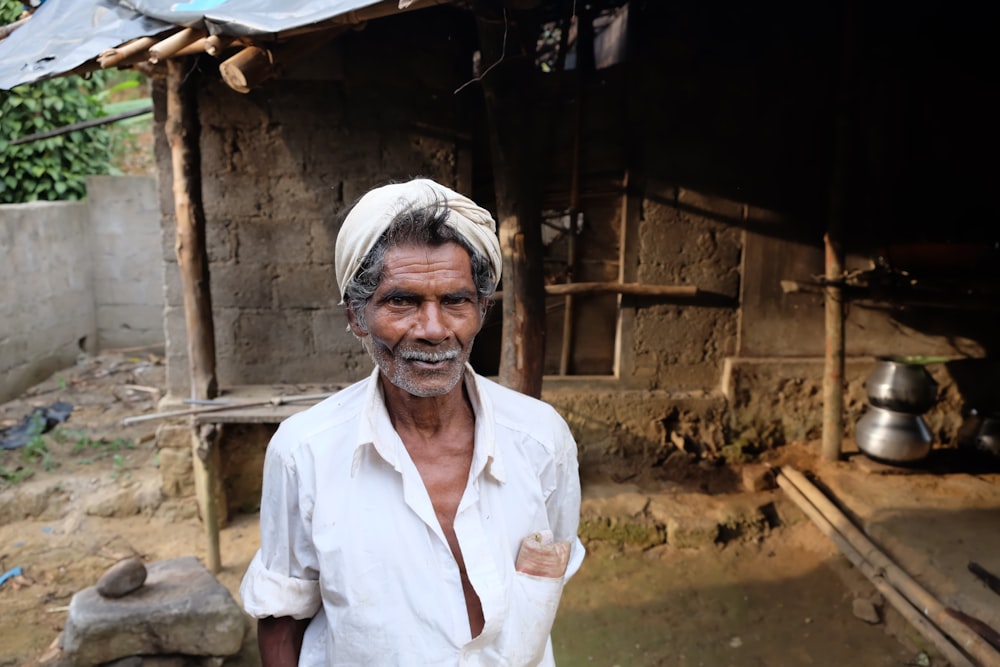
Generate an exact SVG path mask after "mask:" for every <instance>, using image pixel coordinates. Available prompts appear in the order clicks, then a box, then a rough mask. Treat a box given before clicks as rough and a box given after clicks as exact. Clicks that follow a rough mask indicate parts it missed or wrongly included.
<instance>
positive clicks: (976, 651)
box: [778, 467, 1000, 667]
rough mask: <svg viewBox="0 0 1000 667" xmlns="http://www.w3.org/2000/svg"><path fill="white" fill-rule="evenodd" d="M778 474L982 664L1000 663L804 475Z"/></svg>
mask: <svg viewBox="0 0 1000 667" xmlns="http://www.w3.org/2000/svg"><path fill="white" fill-rule="evenodd" d="M778 477H779V484H780V483H781V478H785V479H787V480H788V482H789V483H790V484H791V485H793V486H794V487H795V488H796V489H797V490H798V491H799V492H800V493H801V494H802V495H803V496H805V497H806V498H807V499H808V500H809V502H810V503H812V505H813V506H814V507H815V509H816V511H817V512H818V513H820V515H821V516H822V517H823V518H824V519H825V520H826V521H827V522H828V523H829V524H830V525H831V526H832V527H833V528H834V532H836V533H837V534H839V535H840V536H842V537H843V539H844V540H846V541H847V542H848V543H849V544H850V545H851V546H852V547H853V549H854V550H855V551H856V552H857V553H858V555H859V557H860V558H861V559H862V560H863V561H865V562H867V563H869V564H870V565H871V566H872V567H873V568H874V570H875V571H876V572H878V573H880V574H881V576H883V577H884V578H885V580H886V581H888V582H889V584H891V585H892V586H893V587H895V588H896V589H897V590H899V591H900V592H901V593H902V594H903V595H904V596H905V597H906V599H907V600H909V601H910V603H911V604H912V605H913V606H914V607H916V608H917V609H919V610H920V611H921V612H922V613H923V614H924V616H926V617H927V618H928V619H929V620H930V621H931V622H932V623H933V624H934V625H936V626H937V627H938V628H940V629H941V630H942V631H944V632H945V633H947V635H948V636H949V637H951V638H952V639H953V640H954V641H955V643H956V644H957V645H958V646H959V647H960V648H961V649H962V650H964V651H965V652H966V653H968V654H969V656H971V657H972V658H973V659H974V660H976V661H977V663H978V664H979V665H981V666H982V667H1000V653H998V652H997V651H996V650H994V649H993V647H992V646H990V645H989V644H988V643H987V642H986V641H985V640H984V639H983V638H982V637H980V636H979V635H978V634H976V633H975V632H973V631H972V630H971V629H970V628H968V627H966V626H965V625H963V624H962V623H961V622H960V621H958V620H957V619H955V618H953V617H952V616H951V615H949V614H948V612H947V609H946V608H945V606H944V605H942V604H941V602H940V601H938V600H937V598H935V597H934V596H933V595H931V594H930V592H928V591H927V590H926V589H925V588H924V587H923V586H921V585H920V584H919V583H918V582H917V581H916V580H915V579H913V578H912V577H911V576H910V575H909V574H907V573H906V572H904V571H903V570H902V569H901V568H900V567H899V566H898V565H896V564H895V563H894V562H892V560H890V559H889V557H888V556H886V555H885V554H884V553H883V552H882V551H881V550H880V549H879V548H878V547H877V546H876V545H875V544H874V543H873V542H872V541H871V540H870V539H869V538H868V536H866V535H865V534H864V533H863V532H862V531H861V530H860V529H859V528H858V527H857V526H855V525H854V524H853V523H852V522H851V521H850V519H848V518H847V516H845V515H844V513H843V512H841V511H840V509H838V508H837V506H836V505H834V504H833V502H831V501H830V499H829V498H827V497H826V496H825V495H824V494H823V493H822V492H821V491H820V490H819V489H817V488H816V487H815V486H814V485H813V484H812V483H811V482H810V481H809V480H808V479H806V477H805V475H803V474H802V473H800V472H798V471H797V470H795V469H794V468H790V467H784V468H782V469H781V474H780V475H779V476H778ZM782 488H784V487H782ZM808 513H809V512H807V514H808ZM831 539H833V538H831ZM835 541H836V540H835ZM838 546H839V543H838ZM845 555H846V552H845Z"/></svg>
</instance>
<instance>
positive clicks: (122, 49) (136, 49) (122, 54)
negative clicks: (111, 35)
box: [97, 37, 159, 69]
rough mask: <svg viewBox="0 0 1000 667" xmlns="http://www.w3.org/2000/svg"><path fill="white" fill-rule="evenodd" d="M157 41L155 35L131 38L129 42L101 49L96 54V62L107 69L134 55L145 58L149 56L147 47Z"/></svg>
mask: <svg viewBox="0 0 1000 667" xmlns="http://www.w3.org/2000/svg"><path fill="white" fill-rule="evenodd" d="M158 41H159V40H158V39H157V38H156V37H139V38H137V39H133V40H132V41H130V42H126V43H125V44H122V45H121V46H116V47H115V48H113V49H106V50H104V51H101V54H100V55H99V56H97V62H98V64H99V65H100V66H101V67H102V68H103V69H108V68H109V67H116V66H118V65H120V64H122V63H123V62H124V61H126V60H128V59H129V58H132V57H134V56H139V55H141V56H142V59H143V60H145V59H146V58H148V57H149V55H148V51H149V47H151V46H153V45H154V44H156V43H157V42H158Z"/></svg>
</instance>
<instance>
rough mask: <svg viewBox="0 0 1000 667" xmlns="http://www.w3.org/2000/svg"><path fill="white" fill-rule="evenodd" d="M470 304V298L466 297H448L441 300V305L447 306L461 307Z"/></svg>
mask: <svg viewBox="0 0 1000 667" xmlns="http://www.w3.org/2000/svg"><path fill="white" fill-rule="evenodd" d="M468 302H469V299H468V297H464V296H448V297H445V298H443V299H441V303H443V304H444V305H446V306H461V305H464V304H466V303H468Z"/></svg>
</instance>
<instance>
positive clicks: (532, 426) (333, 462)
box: [240, 367, 584, 666]
mask: <svg viewBox="0 0 1000 667" xmlns="http://www.w3.org/2000/svg"><path fill="white" fill-rule="evenodd" d="M379 382H380V381H379V372H378V369H376V370H375V371H374V372H373V373H372V376H371V377H369V378H368V379H366V380H363V381H361V382H359V383H357V384H354V385H352V386H351V387H348V388H347V389H344V390H342V391H340V392H338V393H337V394H335V395H333V396H331V397H330V398H328V399H326V400H325V401H323V402H322V403H319V404H317V405H315V406H313V407H312V408H309V409H308V410H306V411H304V412H301V413H299V414H297V415H295V416H293V417H291V418H289V419H287V420H286V421H285V422H284V423H282V424H281V426H280V427H279V428H278V431H277V433H275V435H274V438H273V439H272V440H271V443H270V445H269V446H268V449H267V457H266V460H265V464H264V480H263V495H262V498H261V512H260V525H261V547H260V550H259V551H258V552H257V554H256V555H255V556H254V559H253V561H252V562H251V563H250V567H249V569H248V570H247V573H246V575H245V576H244V578H243V583H242V585H241V587H240V595H241V597H242V598H243V606H244V609H245V610H246V611H247V613H248V614H250V615H251V616H253V617H256V618H264V617H267V616H291V617H293V618H299V619H302V618H313V621H312V622H311V623H310V625H309V627H308V629H307V630H306V635H305V639H304V641H303V646H302V653H301V655H300V659H299V665H304V666H313V665H317V666H319V665H420V666H424V665H449V666H450V665H553V664H554V662H553V659H552V646H551V641H550V640H549V632H550V630H551V626H552V621H553V619H554V618H555V612H556V608H557V607H558V605H559V597H560V595H561V594H562V587H563V583H564V581H565V580H567V579H569V577H570V576H572V575H573V573H575V572H576V571H577V569H579V567H580V563H581V562H582V560H583V555H584V549H583V545H582V544H581V543H580V541H579V539H578V538H577V535H576V531H577V525H578V522H579V511H580V483H579V475H578V471H577V456H576V454H577V452H576V443H575V442H574V440H573V437H572V435H571V434H570V432H569V428H568V427H567V426H566V423H565V421H563V419H562V418H561V417H560V416H559V415H558V414H557V413H556V411H555V410H553V409H552V407H551V406H549V405H547V404H545V403H543V402H541V401H538V400H535V399H533V398H529V397H527V396H524V395H522V394H519V393H517V392H514V391H511V390H509V389H505V388H504V387H501V386H500V385H498V384H496V383H494V382H491V381H490V380H487V379H486V378H483V377H481V376H478V375H476V374H475V373H474V372H473V371H472V369H471V367H468V368H467V370H466V373H465V386H466V389H467V392H468V395H469V397H470V400H471V402H472V407H473V410H474V412H475V416H476V427H475V428H476V430H475V449H474V452H473V458H472V466H471V469H470V471H469V480H468V483H467V485H466V488H465V493H464V495H463V497H462V500H461V502H460V504H459V507H458V511H457V513H456V516H455V522H454V530H455V536H456V538H457V539H458V543H459V546H460V548H461V551H462V555H463V558H464V560H465V565H466V570H467V573H468V577H469V580H470V582H471V583H472V586H473V588H474V589H475V590H476V593H477V594H478V595H479V599H480V601H481V602H482V607H483V615H484V617H485V626H484V628H483V632H482V633H481V634H480V636H478V637H476V638H475V639H473V638H472V637H471V632H470V630H469V619H468V613H467V611H466V606H465V598H464V596H463V593H462V582H461V577H460V574H459V570H458V565H457V563H456V561H455V558H454V556H453V555H452V553H451V550H450V548H449V547H448V543H447V541H446V540H445V537H444V533H443V532H442V530H441V527H440V524H439V523H438V521H437V517H436V515H435V513H434V508H433V506H432V505H431V501H430V497H429V496H428V494H427V491H426V489H425V488H424V485H423V482H422V480H421V478H420V474H419V473H418V472H417V469H416V467H415V465H414V464H413V461H412V460H411V459H410V456H409V454H408V453H407V451H406V447H405V446H404V445H403V442H402V441H401V440H400V438H399V436H398V435H397V433H396V431H395V430H394V429H393V427H392V424H391V423H390V421H389V415H388V412H387V410H386V407H385V403H384V401H383V397H382V391H381V388H380V384H379ZM543 530H551V531H552V532H553V534H554V537H555V539H556V540H557V541H572V542H573V548H572V551H571V554H570V561H569V566H568V568H567V571H566V575H565V576H564V577H563V578H561V579H559V578H556V579H551V578H545V577H535V576H531V575H526V574H523V573H520V572H516V571H515V569H514V562H515V558H516V557H517V552H518V548H519V546H520V542H521V539H522V538H524V537H526V536H528V535H530V534H532V533H535V532H539V531H543Z"/></svg>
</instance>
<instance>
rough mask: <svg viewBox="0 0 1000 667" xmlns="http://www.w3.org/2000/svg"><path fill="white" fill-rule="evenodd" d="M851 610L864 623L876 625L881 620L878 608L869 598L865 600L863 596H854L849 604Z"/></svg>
mask: <svg viewBox="0 0 1000 667" xmlns="http://www.w3.org/2000/svg"><path fill="white" fill-rule="evenodd" d="M851 611H853V612H854V615H855V616H857V617H858V618H860V619H861V620H862V621H864V622H865V623H871V624H872V625H876V624H877V623H880V622H881V621H882V619H881V618H879V615H878V609H877V608H876V607H875V605H874V604H872V601H871V600H866V599H865V598H855V599H854V602H853V603H852V604H851Z"/></svg>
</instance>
